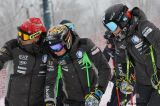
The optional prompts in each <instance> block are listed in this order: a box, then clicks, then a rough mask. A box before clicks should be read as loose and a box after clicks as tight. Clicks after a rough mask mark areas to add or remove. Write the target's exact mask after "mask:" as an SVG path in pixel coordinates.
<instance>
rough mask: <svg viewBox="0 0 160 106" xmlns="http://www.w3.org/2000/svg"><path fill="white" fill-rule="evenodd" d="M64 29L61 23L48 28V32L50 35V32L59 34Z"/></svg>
mask: <svg viewBox="0 0 160 106" xmlns="http://www.w3.org/2000/svg"><path fill="white" fill-rule="evenodd" d="M65 29H66V27H65V26H63V25H61V26H58V27H54V28H52V29H51V30H49V34H50V35H52V34H60V33H61V32H63V31H64V30H65Z"/></svg>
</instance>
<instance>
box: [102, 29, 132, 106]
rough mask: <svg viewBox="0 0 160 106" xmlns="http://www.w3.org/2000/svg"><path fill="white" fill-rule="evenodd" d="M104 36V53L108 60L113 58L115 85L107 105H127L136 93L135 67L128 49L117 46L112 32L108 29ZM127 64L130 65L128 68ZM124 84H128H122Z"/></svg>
mask: <svg viewBox="0 0 160 106" xmlns="http://www.w3.org/2000/svg"><path fill="white" fill-rule="evenodd" d="M104 38H105V39H106V41H107V45H106V47H105V49H104V51H103V54H104V55H105V57H106V58H107V60H110V58H111V59H112V60H113V63H112V65H113V66H114V72H113V77H112V80H111V81H112V82H113V83H114V87H113V89H112V95H111V100H110V102H108V103H107V106H126V104H127V102H128V101H129V100H132V95H133V93H134V92H133V91H134V83H135V79H134V77H133V76H134V68H133V66H132V64H131V60H130V59H129V56H128V54H127V53H126V50H124V49H120V48H117V46H116V45H117V43H118V41H117V40H115V39H113V36H112V33H110V32H109V31H106V32H105V35H104ZM127 65H128V66H129V67H128V68H127ZM124 84H126V85H127V86H126V87H124V86H122V85H124ZM122 87H123V88H124V89H122Z"/></svg>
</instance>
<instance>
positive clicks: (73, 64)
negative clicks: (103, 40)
mask: <svg viewBox="0 0 160 106" xmlns="http://www.w3.org/2000/svg"><path fill="white" fill-rule="evenodd" d="M83 53H87V55H88V57H89V59H90V61H91V63H92V66H91V67H90V68H89V78H90V83H91V89H90V91H93V90H94V89H95V88H96V87H97V88H99V89H100V90H102V91H103V92H105V89H106V86H107V84H108V81H109V80H110V73H111V72H110V67H109V65H108V63H107V60H106V59H105V57H104V55H103V54H102V52H101V51H100V49H99V48H97V47H96V46H95V45H94V44H93V43H92V41H91V40H89V39H76V40H75V42H74V44H73V45H72V48H71V51H70V52H69V53H67V54H66V55H65V56H64V57H63V58H61V59H55V58H52V57H51V59H50V60H49V61H48V64H47V77H46V95H45V100H46V101H50V100H53V101H55V87H56V78H57V70H58V69H57V66H58V64H60V65H61V66H62V83H63V91H64V92H65V96H66V101H70V100H71V101H84V98H85V95H86V94H88V93H89V89H88V86H87V75H86V68H85V65H83V60H82V59H83Z"/></svg>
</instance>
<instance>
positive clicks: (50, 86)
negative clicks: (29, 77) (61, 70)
mask: <svg viewBox="0 0 160 106" xmlns="http://www.w3.org/2000/svg"><path fill="white" fill-rule="evenodd" d="M56 78H57V67H56V63H55V62H54V61H52V60H48V62H47V73H46V83H45V102H51V101H52V102H54V103H56Z"/></svg>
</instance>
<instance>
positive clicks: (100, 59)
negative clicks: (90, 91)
mask: <svg viewBox="0 0 160 106" xmlns="http://www.w3.org/2000/svg"><path fill="white" fill-rule="evenodd" d="M86 47H87V48H88V50H87V53H88V56H89V58H90V60H91V61H92V63H93V64H94V66H95V67H96V69H97V71H98V88H99V89H100V90H102V91H103V92H105V90H106V87H107V85H108V81H109V80H110V79H111V69H110V67H109V65H108V61H107V59H106V58H105V56H104V55H103V53H102V52H101V50H100V49H99V48H98V47H96V46H95V44H94V43H93V42H92V41H91V40H89V39H88V40H87V46H86Z"/></svg>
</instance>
